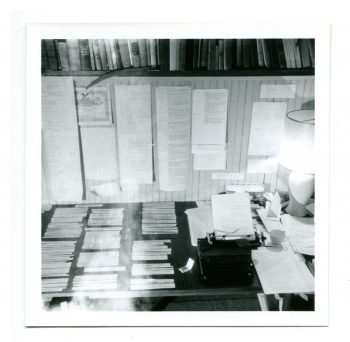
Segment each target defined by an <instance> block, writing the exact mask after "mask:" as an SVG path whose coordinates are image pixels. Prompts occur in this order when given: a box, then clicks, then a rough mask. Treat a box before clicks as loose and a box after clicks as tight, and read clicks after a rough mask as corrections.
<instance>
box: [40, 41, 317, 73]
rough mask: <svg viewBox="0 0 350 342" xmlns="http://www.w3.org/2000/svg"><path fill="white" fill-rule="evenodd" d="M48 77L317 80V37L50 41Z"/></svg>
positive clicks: (45, 51) (45, 64)
mask: <svg viewBox="0 0 350 342" xmlns="http://www.w3.org/2000/svg"><path fill="white" fill-rule="evenodd" d="M41 57H42V75H43V76H73V77H74V76H97V77H98V76H101V75H103V74H105V73H113V75H115V76H146V77H147V76H165V77H168V76H180V77H185V76H192V77H201V76H203V77H206V76H218V77H221V76H242V77H246V76H247V77H249V76H313V75H314V72H315V69H314V66H315V41H314V39H129V40H127V39H67V40H65V39H46V40H42V49H41Z"/></svg>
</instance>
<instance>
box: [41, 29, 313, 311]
mask: <svg viewBox="0 0 350 342" xmlns="http://www.w3.org/2000/svg"><path fill="white" fill-rule="evenodd" d="M62 38H65V37H61V36H57V37H55V38H54V39H41V41H40V49H41V53H40V61H41V129H42V130H41V133H42V134H41V148H42V149H41V182H42V183H41V184H42V185H41V217H42V219H41V297H42V305H43V308H44V309H45V310H47V311H314V310H315V301H317V295H318V294H317V291H315V284H314V283H315V281H314V275H315V264H316V263H317V261H318V260H317V255H316V254H315V238H314V237H315V231H317V225H316V226H315V221H314V213H315V211H317V209H318V207H317V200H318V198H316V195H315V178H317V172H316V169H315V160H314V159H315V156H314V140H315V139H314V131H315V126H316V125H317V119H315V74H317V64H316V63H315V61H317V58H315V50H316V51H317V43H318V42H317V39H315V38H314V37H310V38H294V39H292V38H283V37H280V38H273V39H271V38H256V39H236V38H220V36H217V37H216V38H206V37H205V36H204V37H203V38H200V39H199V38H198V39H192V38H180V39H177V38H176V39H172V38H169V39H164V38H159V39H153V38H152V39H145V38H142V37H140V38H130V39H125V38H120V37H118V36H116V37H114V38H98V39H94V38H91V39H79V38H78V39H71V38H67V39H62Z"/></svg>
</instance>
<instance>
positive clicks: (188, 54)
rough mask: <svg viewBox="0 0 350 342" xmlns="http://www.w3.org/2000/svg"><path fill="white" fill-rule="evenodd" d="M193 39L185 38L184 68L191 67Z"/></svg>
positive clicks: (188, 68) (190, 68)
mask: <svg viewBox="0 0 350 342" xmlns="http://www.w3.org/2000/svg"><path fill="white" fill-rule="evenodd" d="M193 49H194V39H186V66H185V70H192V69H193V63H192V61H193V53H194V51H193Z"/></svg>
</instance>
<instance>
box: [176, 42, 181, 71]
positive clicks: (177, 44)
mask: <svg viewBox="0 0 350 342" xmlns="http://www.w3.org/2000/svg"><path fill="white" fill-rule="evenodd" d="M180 48H181V45H180V39H176V70H180Z"/></svg>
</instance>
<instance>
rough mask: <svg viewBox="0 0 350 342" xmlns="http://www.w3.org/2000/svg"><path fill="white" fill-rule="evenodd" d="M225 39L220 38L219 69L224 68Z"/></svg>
mask: <svg viewBox="0 0 350 342" xmlns="http://www.w3.org/2000/svg"><path fill="white" fill-rule="evenodd" d="M224 59H225V56H224V40H223V39H219V70H224Z"/></svg>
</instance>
